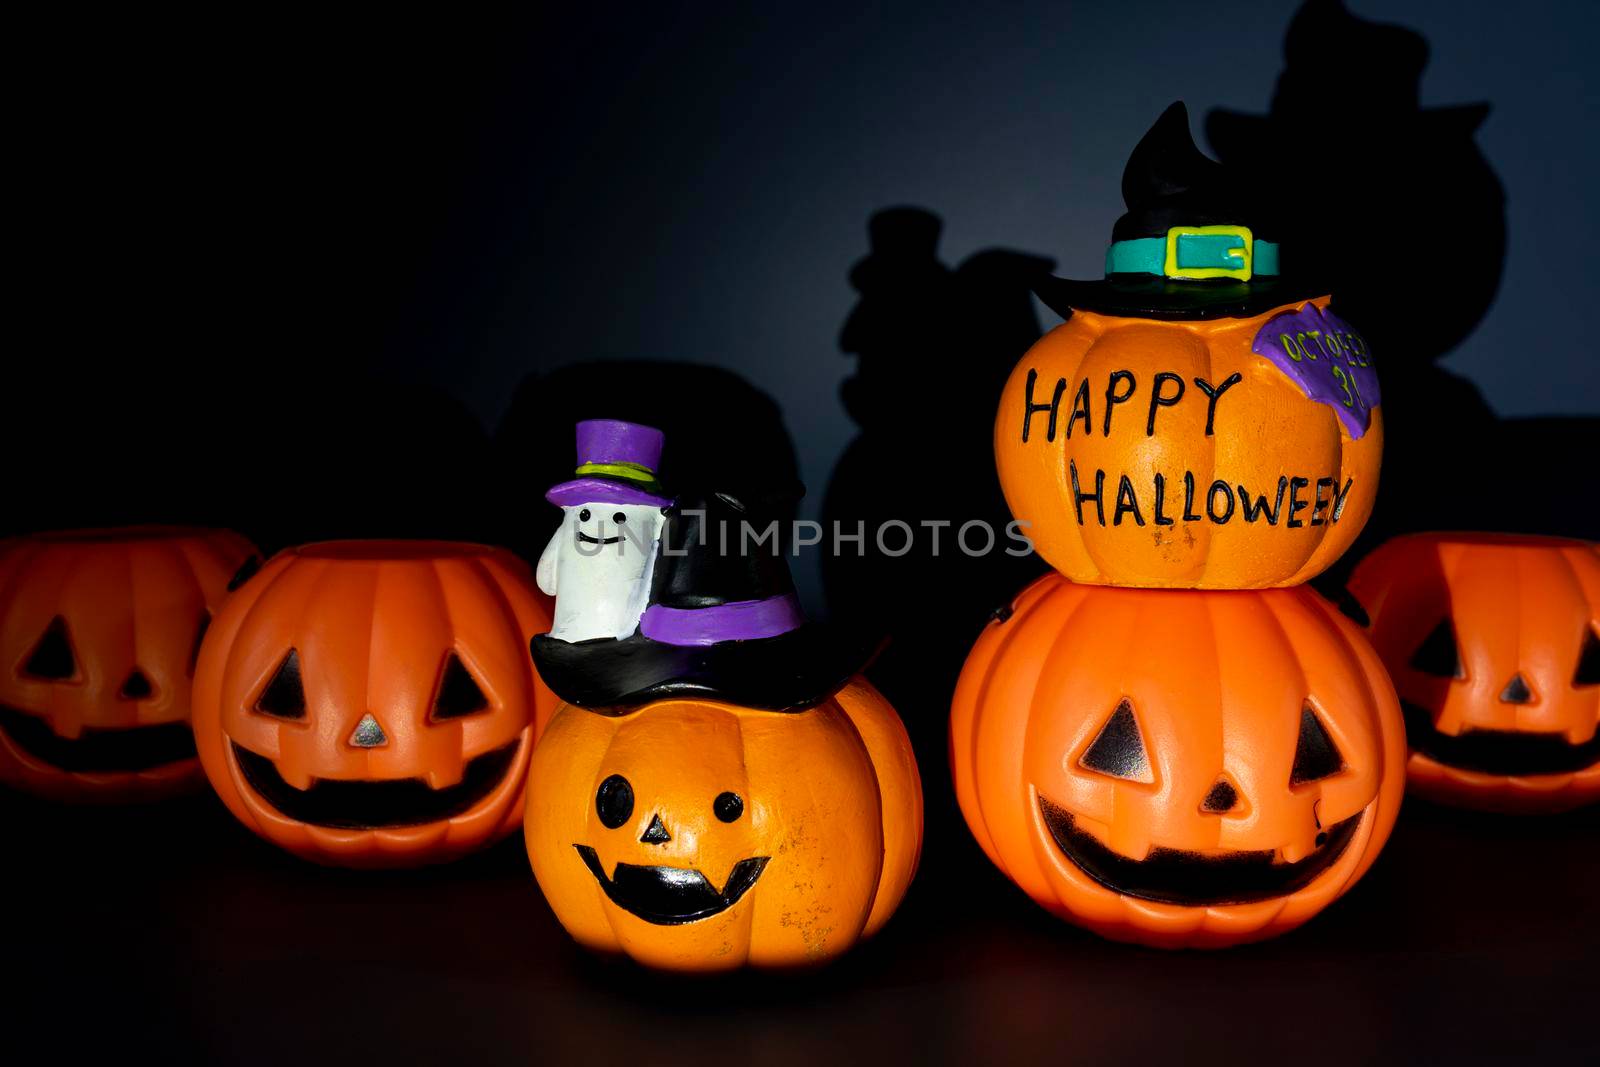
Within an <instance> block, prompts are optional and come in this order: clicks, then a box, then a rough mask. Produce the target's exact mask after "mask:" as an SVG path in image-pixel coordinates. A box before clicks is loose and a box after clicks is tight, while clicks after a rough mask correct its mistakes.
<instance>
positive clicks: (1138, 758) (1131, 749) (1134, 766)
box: [1078, 700, 1156, 784]
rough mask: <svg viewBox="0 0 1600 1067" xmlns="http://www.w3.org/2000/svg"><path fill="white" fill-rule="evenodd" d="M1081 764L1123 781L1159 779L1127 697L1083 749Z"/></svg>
mask: <svg viewBox="0 0 1600 1067" xmlns="http://www.w3.org/2000/svg"><path fill="white" fill-rule="evenodd" d="M1078 764H1079V765H1080V766H1083V767H1086V768H1088V769H1089V770H1091V771H1097V772H1098V773H1100V774H1104V775H1109V776H1110V777H1112V778H1121V779H1123V780H1124V781H1129V782H1144V783H1146V784H1148V783H1150V782H1154V781H1155V780H1156V776H1155V773H1154V772H1153V771H1152V770H1151V769H1150V756H1149V753H1147V752H1146V751H1145V747H1144V738H1142V737H1140V736H1139V720H1138V719H1136V718H1134V715H1133V705H1132V704H1130V703H1129V702H1128V701H1126V700H1124V701H1123V702H1122V703H1120V704H1118V705H1117V710H1116V711H1113V712H1112V713H1111V718H1109V719H1107V720H1106V724H1105V725H1104V726H1102V727H1100V733H1099V735H1098V736H1096V737H1095V739H1094V742H1093V743H1092V744H1090V746H1089V747H1088V749H1086V750H1085V751H1084V753H1083V757H1082V758H1081V759H1080V760H1078Z"/></svg>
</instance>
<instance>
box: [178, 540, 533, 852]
mask: <svg viewBox="0 0 1600 1067" xmlns="http://www.w3.org/2000/svg"><path fill="white" fill-rule="evenodd" d="M549 626H550V614H549V611H548V608H547V607H546V606H545V604H544V602H543V601H542V600H541V599H540V598H539V595H538V594H537V593H536V592H535V591H534V588H533V582H532V576H531V575H530V574H529V572H528V568H527V566H526V565H525V564H523V563H522V562H521V561H520V560H518V559H516V558H515V557H514V556H512V555H511V554H510V553H508V552H505V551H503V550H500V549H494V548H485V547H482V546H479V545H467V544H453V543H439V542H420V541H419V542H407V541H392V542H383V541H374V542H365V541H344V542H329V543H326V544H320V545H308V546H306V547H303V548H298V549H290V550H287V551H284V552H281V553H279V554H278V555H277V556H275V557H273V558H272V559H271V560H269V561H268V562H267V564H266V566H265V567H263V568H262V570H261V573H260V574H258V575H256V576H255V577H254V578H252V579H251V580H250V581H249V582H248V583H246V584H245V585H244V586H243V587H242V588H241V589H240V590H239V591H238V592H237V593H236V594H235V595H234V596H233V597H232V598H230V599H229V601H228V603H227V605H226V607H225V608H224V609H223V611H222V613H221V614H220V615H219V616H218V617H217V620H216V622H215V623H214V624H213V625H212V627H211V631H210V632H209V633H208V634H207V635H206V640H205V645H204V647H203V648H202V650H201V655H200V663H199V667H198V669H197V671H196V673H195V737H196V741H197V742H198V745H199V749H200V758H201V760H202V762H203V763H204V765H205V771H206V775H207V777H209V778H210V779H211V784H212V785H213V786H214V787H215V788H216V790H217V793H218V795H220V796H221V797H222V799H223V801H224V802H226V803H227V805H228V807H229V808H230V809H231V810H232V811H233V813H234V814H235V815H236V816H238V817H239V819H240V821H242V822H243V823H244V824H245V825H246V826H248V827H250V828H251V829H252V830H254V831H255V832H256V833H258V834H260V835H261V836H262V837H265V838H266V839H267V840H269V841H271V842H273V843H274V844H276V845H279V846H281V847H283V848H285V849H288V850H289V851H290V852H293V853H295V854H296V855H299V856H303V857H305V858H307V859H311V860H316V861H318V862H322V863H333V864H341V865H346V866H391V865H412V864H419V863H429V862H438V861H443V860H448V859H453V858H455V857H457V856H459V855H461V854H463V853H465V852H469V851H472V850H474V849H477V848H480V847H482V846H484V845H487V844H489V843H491V842H493V841H495V840H496V839H498V838H499V837H501V836H503V835H504V834H506V833H508V832H509V831H510V830H512V829H513V828H515V826H516V825H517V821H518V819H520V817H521V801H522V793H523V787H524V783H525V778H526V773H527V766H528V756H529V750H530V749H531V748H532V745H533V741H534V739H535V738H536V736H537V730H538V728H539V726H541V725H542V724H543V723H544V722H545V721H546V720H547V719H548V718H549V716H550V715H551V714H552V713H553V711H554V709H555V706H556V703H557V701H556V700H555V697H554V695H553V694H551V693H550V692H549V691H548V690H547V689H545V688H544V686H543V684H542V683H541V682H540V681H539V680H538V678H537V676H536V675H535V674H534V671H533V668H532V665H531V663H530V661H529V659H528V654H527V642H528V639H529V638H530V637H531V636H532V635H533V634H536V633H541V632H543V631H544V630H545V629H548V628H549Z"/></svg>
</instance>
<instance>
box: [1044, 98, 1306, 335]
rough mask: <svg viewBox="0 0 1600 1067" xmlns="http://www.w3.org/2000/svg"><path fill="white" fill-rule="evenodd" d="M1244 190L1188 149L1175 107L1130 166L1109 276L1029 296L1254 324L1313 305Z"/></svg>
mask: <svg viewBox="0 0 1600 1067" xmlns="http://www.w3.org/2000/svg"><path fill="white" fill-rule="evenodd" d="M1247 189H1248V183H1246V182H1244V181H1241V180H1239V179H1238V178H1237V176H1235V175H1234V174H1232V173H1231V172H1230V171H1229V170H1228V169H1227V168H1225V167H1224V166H1223V165H1222V164H1221V163H1218V162H1217V161H1216V160H1214V159H1211V158H1209V157H1208V156H1206V155H1205V154H1204V153H1203V152H1201V151H1200V149H1198V148H1197V147H1195V143H1194V138H1193V136H1192V135H1191V134H1190V132H1189V112H1188V110H1187V109H1186V108H1185V107H1184V106H1183V104H1182V102H1181V101H1180V102H1178V103H1174V104H1173V105H1172V106H1171V107H1169V108H1167V110H1166V111H1164V112H1162V114H1161V117H1160V118H1159V119H1157V120H1156V123H1155V125H1154V126H1152V127H1150V132H1148V133H1146V134H1145V135H1144V138H1143V139H1142V140H1140V142H1139V144H1138V145H1137V146H1136V147H1135V148H1134V150H1133V154H1132V155H1130V156H1129V157H1128V165H1127V167H1126V168H1125V169H1124V170H1123V172H1122V199H1123V200H1124V201H1125V202H1126V204H1127V206H1128V210H1127V213H1126V214H1124V215H1123V216H1122V217H1121V218H1120V219H1118V220H1117V222H1116V225H1115V226H1113V227H1112V230H1111V247H1110V248H1108V249H1107V250H1106V275H1105V277H1104V278H1103V279H1098V280H1094V281H1074V280H1070V279H1066V278H1047V279H1044V280H1043V281H1041V282H1039V283H1038V285H1037V286H1036V287H1035V290H1034V291H1035V292H1036V293H1038V295H1039V299H1041V300H1043V301H1044V302H1045V304H1046V305H1048V306H1049V307H1050V308H1051V309H1052V310H1053V311H1055V312H1057V313H1058V314H1061V315H1063V316H1066V317H1069V318H1070V317H1071V315H1072V312H1073V311H1075V310H1076V311H1096V312H1102V313H1104V314H1109V315H1125V316H1130V317H1136V318H1151V319H1210V318H1223V317H1228V316H1249V315H1259V314H1260V313H1262V312H1263V311H1269V310H1271V309H1272V308H1274V307H1277V306H1279V305H1281V304H1287V303H1291V302H1293V301H1296V300H1303V299H1306V298H1308V297H1312V296H1319V295H1321V294H1322V293H1323V292H1325V290H1322V289H1319V288H1318V287H1317V286H1316V285H1315V284H1314V283H1313V282H1311V281H1308V280H1307V279H1305V278H1301V277H1296V276H1293V275H1289V274H1285V273H1283V272H1282V268H1283V267H1284V266H1287V265H1288V264H1287V263H1283V262H1280V257H1279V252H1278V243H1277V239H1276V238H1277V233H1276V230H1277V227H1276V224H1275V221H1274V220H1273V219H1272V218H1271V217H1269V214H1268V211H1267V209H1265V208H1264V207H1263V206H1262V204H1261V203H1260V202H1258V201H1256V200H1255V199H1254V198H1253V197H1251V196H1250V195H1249V194H1248V192H1247Z"/></svg>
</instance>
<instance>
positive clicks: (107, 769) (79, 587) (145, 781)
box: [0, 527, 255, 801]
mask: <svg viewBox="0 0 1600 1067" xmlns="http://www.w3.org/2000/svg"><path fill="white" fill-rule="evenodd" d="M254 558H255V549H254V547H252V546H251V544H250V543H249V542H248V541H246V540H245V539H244V538H242V537H240V536H239V535H238V534H234V533H229V532H227V531H225V530H199V529H162V528H155V527H132V528H123V529H108V530H83V531H72V532H61V533H46V534H35V535H33V536H30V537H19V538H15V539H12V540H9V541H6V542H4V543H0V589H4V590H5V593H4V600H3V601H0V782H3V783H4V784H6V785H10V786H14V787H16V788H18V789H23V790H26V791H27V792H30V793H35V794H38V795H40V796H47V797H53V798H56V799H60V800H72V801H123V800H142V799H150V798H155V797H160V796H166V795H170V794H173V793H181V792H185V791H188V790H190V789H193V788H196V787H197V786H199V785H200V783H201V781H202V776H201V773H200V765H199V762H198V761H197V760H196V758H195V747H194V737H193V735H192V734H191V732H190V729H189V690H190V677H191V675H192V674H193V672H194V659H195V654H196V652H197V651H198V649H199V645H200V637H201V635H202V634H203V633H204V632H205V630H206V627H207V626H208V625H209V624H210V622H211V618H212V616H213V615H214V614H215V613H216V612H217V610H218V609H219V608H220V607H221V606H222V601H223V598H224V597H225V596H226V595H227V590H228V587H229V584H230V580H231V579H233V577H234V576H235V574H236V573H241V568H243V567H244V566H245V564H246V562H247V561H250V560H253V559H254Z"/></svg>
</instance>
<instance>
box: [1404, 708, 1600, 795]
mask: <svg viewBox="0 0 1600 1067" xmlns="http://www.w3.org/2000/svg"><path fill="white" fill-rule="evenodd" d="M1400 710H1401V711H1402V712H1403V713H1404V714H1405V719H1406V743H1407V744H1409V745H1410V746H1411V747H1412V748H1413V749H1414V750H1416V751H1417V752H1420V753H1422V754H1423V755H1424V756H1427V757H1428V758H1429V759H1431V760H1433V761H1434V762H1435V763H1442V764H1444V765H1445V766H1446V767H1457V768H1460V769H1461V770H1467V771H1482V772H1483V773H1484V774H1495V775H1500V776H1502V777H1507V778H1509V777H1512V776H1518V775H1530V774H1563V773H1570V772H1572V771H1581V770H1584V769H1585V768H1587V767H1592V766H1594V765H1595V764H1596V763H1600V733H1596V734H1595V736H1594V737H1591V738H1590V739H1589V740H1587V741H1584V742H1583V743H1581V744H1576V745H1575V744H1573V743H1572V742H1571V741H1568V740H1567V735H1566V734H1558V733H1524V732H1522V731H1519V730H1477V729H1469V730H1466V731H1464V732H1462V733H1459V734H1446V733H1440V732H1439V730H1438V729H1436V728H1435V727H1434V725H1433V714H1432V713H1431V712H1429V711H1428V709H1427V708H1424V707H1422V706H1421V705H1420V704H1413V703H1411V702H1410V701H1409V700H1401V701H1400Z"/></svg>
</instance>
